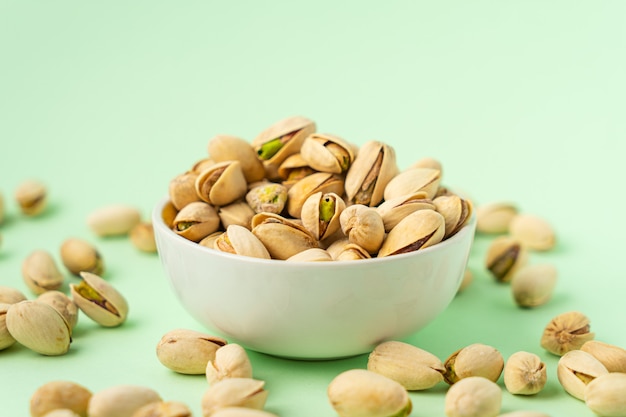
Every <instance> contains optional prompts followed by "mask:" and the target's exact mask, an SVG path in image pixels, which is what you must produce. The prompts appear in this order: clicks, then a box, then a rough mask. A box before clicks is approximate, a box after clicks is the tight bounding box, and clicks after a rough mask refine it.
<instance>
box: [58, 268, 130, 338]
mask: <svg viewBox="0 0 626 417" xmlns="http://www.w3.org/2000/svg"><path fill="white" fill-rule="evenodd" d="M80 276H81V277H82V278H83V280H82V282H81V283H80V284H73V283H72V284H70V292H71V294H72V299H73V300H74V303H76V306H77V307H78V308H79V309H80V310H81V311H82V312H83V313H85V315H87V317H89V318H90V319H92V320H93V321H95V322H96V323H98V324H99V325H101V326H103V327H115V326H119V325H121V324H122V323H124V322H125V321H126V318H127V316H128V302H127V301H126V299H125V298H124V296H123V295H122V294H121V293H120V292H119V291H117V290H116V289H115V288H114V287H113V286H112V285H111V284H109V283H108V282H106V281H105V280H103V279H102V278H100V277H99V276H97V275H95V274H92V273H89V272H81V273H80Z"/></svg>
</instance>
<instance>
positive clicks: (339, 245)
mask: <svg viewBox="0 0 626 417" xmlns="http://www.w3.org/2000/svg"><path fill="white" fill-rule="evenodd" d="M340 234H341V236H342V237H340V238H338V239H335V240H333V241H332V243H330V244H329V245H328V246H327V247H326V252H328V254H329V255H330V257H331V258H332V259H337V255H339V253H340V252H341V251H342V250H343V249H344V248H345V247H346V245H348V244H350V241H348V238H347V237H345V235H344V234H343V233H340ZM363 251H364V252H365V250H363ZM365 253H367V252H365ZM367 256H369V254H368V253H367Z"/></svg>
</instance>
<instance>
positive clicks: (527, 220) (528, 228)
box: [509, 214, 556, 251]
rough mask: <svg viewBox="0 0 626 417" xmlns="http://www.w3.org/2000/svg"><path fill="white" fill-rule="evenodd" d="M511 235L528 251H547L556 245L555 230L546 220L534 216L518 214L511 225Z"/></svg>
mask: <svg viewBox="0 0 626 417" xmlns="http://www.w3.org/2000/svg"><path fill="white" fill-rule="evenodd" d="M509 233H510V234H511V236H513V237H514V238H515V239H517V240H518V241H519V242H521V243H522V245H524V246H526V247H527V248H528V249H531V250H536V251H547V250H550V249H552V248H553V247H554V245H555V244H556V237H555V233H554V229H553V228H552V226H551V225H550V223H548V222H547V221H546V220H545V219H543V218H541V217H539V216H535V215H532V214H518V215H516V216H515V217H513V219H512V220H511V223H510V224H509Z"/></svg>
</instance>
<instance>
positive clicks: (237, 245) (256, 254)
mask: <svg viewBox="0 0 626 417" xmlns="http://www.w3.org/2000/svg"><path fill="white" fill-rule="evenodd" d="M214 249H217V250H219V251H221V252H227V253H232V254H235V255H241V256H250V257H252V258H261V259H270V254H269V252H268V251H267V249H266V248H265V246H263V243H262V242H261V241H260V240H259V239H258V238H257V237H256V236H255V235H254V234H252V232H251V231H250V230H248V229H246V228H245V227H243V226H238V225H236V224H231V225H230V226H228V229H226V232H224V233H222V234H221V235H220V236H219V237H218V238H217V239H215V243H214Z"/></svg>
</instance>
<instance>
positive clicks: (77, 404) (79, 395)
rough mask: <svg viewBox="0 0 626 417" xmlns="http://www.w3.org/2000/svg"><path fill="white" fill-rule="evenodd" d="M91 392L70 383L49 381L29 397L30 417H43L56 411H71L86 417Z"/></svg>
mask: <svg viewBox="0 0 626 417" xmlns="http://www.w3.org/2000/svg"><path fill="white" fill-rule="evenodd" d="M91 395H92V394H91V391H90V390H89V389H87V388H85V387H84V386H82V385H80V384H77V383H75V382H71V381H50V382H47V383H45V384H43V385H42V386H40V387H39V388H37V390H36V391H35V392H34V393H33V395H32V396H31V397H30V415H31V417H44V416H46V415H48V413H49V412H51V411H53V410H57V409H66V410H71V411H73V412H74V413H76V414H78V415H79V416H81V417H87V407H88V404H89V400H90V399H91Z"/></svg>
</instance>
